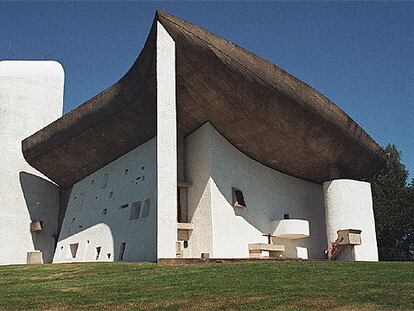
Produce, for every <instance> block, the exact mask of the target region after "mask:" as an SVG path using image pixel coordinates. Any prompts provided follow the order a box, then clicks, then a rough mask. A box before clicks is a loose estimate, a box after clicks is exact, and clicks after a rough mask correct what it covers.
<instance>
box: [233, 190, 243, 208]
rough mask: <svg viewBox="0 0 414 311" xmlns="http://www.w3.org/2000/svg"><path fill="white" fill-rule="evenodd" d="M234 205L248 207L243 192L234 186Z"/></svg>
mask: <svg viewBox="0 0 414 311" xmlns="http://www.w3.org/2000/svg"><path fill="white" fill-rule="evenodd" d="M232 192H233V207H246V202H245V201H244V195H243V192H242V191H241V190H239V189H236V188H233V189H232Z"/></svg>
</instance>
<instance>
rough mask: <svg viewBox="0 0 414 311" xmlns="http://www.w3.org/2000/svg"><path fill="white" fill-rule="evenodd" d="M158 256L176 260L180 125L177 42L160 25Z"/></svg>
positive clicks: (158, 25) (158, 36)
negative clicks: (177, 112)
mask: <svg viewBox="0 0 414 311" xmlns="http://www.w3.org/2000/svg"><path fill="white" fill-rule="evenodd" d="M156 68H157V170H156V171H157V236H158V238H157V257H158V258H175V257H176V241H177V122H176V102H175V101H176V90H175V87H176V85H175V43H174V40H173V39H172V38H171V36H170V35H169V34H168V32H167V31H166V30H165V29H164V27H163V26H162V25H161V24H160V23H159V22H157V64H156Z"/></svg>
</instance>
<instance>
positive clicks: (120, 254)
mask: <svg viewBox="0 0 414 311" xmlns="http://www.w3.org/2000/svg"><path fill="white" fill-rule="evenodd" d="M125 246H126V242H122V243H121V248H120V249H119V257H118V260H119V261H122V260H124V254H125Z"/></svg>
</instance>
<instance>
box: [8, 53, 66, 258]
mask: <svg viewBox="0 0 414 311" xmlns="http://www.w3.org/2000/svg"><path fill="white" fill-rule="evenodd" d="M63 86H64V72H63V68H62V66H61V65H60V64H59V63H58V62H55V61H1V62H0V142H1V148H2V153H1V155H2V157H1V160H0V172H1V177H2V178H1V181H0V228H2V233H1V235H0V248H1V253H0V264H12V263H13V264H14V263H17V264H23V263H26V259H27V252H29V251H34V250H40V251H42V253H43V260H44V262H51V260H52V258H53V251H54V243H55V237H54V235H55V234H57V232H56V230H57V217H58V204H59V203H58V202H59V192H58V188H57V187H56V186H55V185H54V184H52V183H51V182H49V181H48V180H47V179H46V178H45V177H44V176H43V175H42V174H40V173H39V172H38V171H36V170H35V169H33V168H32V167H31V166H29V164H27V162H26V161H25V160H24V158H23V154H22V151H21V141H22V140H23V139H24V138H26V137H27V136H29V135H31V134H33V133H34V132H36V131H37V130H39V129H41V128H43V127H45V126H46V125H48V124H49V123H51V122H53V121H54V120H56V119H57V118H59V117H60V116H61V115H62V110H63ZM31 219H33V220H41V221H43V231H38V232H33V233H31V232H30V223H31Z"/></svg>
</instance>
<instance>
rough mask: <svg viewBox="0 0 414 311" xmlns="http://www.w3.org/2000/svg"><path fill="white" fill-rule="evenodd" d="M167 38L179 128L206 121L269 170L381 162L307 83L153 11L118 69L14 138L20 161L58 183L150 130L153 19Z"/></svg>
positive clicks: (322, 172)
mask: <svg viewBox="0 0 414 311" xmlns="http://www.w3.org/2000/svg"><path fill="white" fill-rule="evenodd" d="M157 20H158V21H159V22H160V23H161V24H162V25H163V26H164V28H165V29H166V30H167V31H168V32H169V34H170V35H171V37H172V38H173V39H174V41H175V43H176V59H177V60H176V64H177V68H176V69H177V75H176V77H177V122H178V127H179V128H180V129H182V130H183V131H184V133H185V134H189V133H191V132H192V131H194V130H195V129H197V128H198V127H199V126H200V125H202V124H203V123H205V122H207V121H210V122H211V123H213V125H214V126H215V127H216V128H217V130H218V131H220V132H221V134H222V135H223V136H225V137H226V138H227V139H228V140H229V141H230V142H231V143H232V144H233V145H234V146H236V147H237V148H238V149H239V150H241V151H242V152H244V153H245V154H247V155H248V156H250V157H252V158H254V159H256V160H257V161H259V162H261V163H263V164H264V165H267V166H269V167H271V168H274V169H277V170H279V171H282V172H285V173H287V174H290V175H293V176H296V177H300V178H303V179H306V180H310V181H314V182H318V183H321V182H323V181H326V180H328V179H329V169H328V168H329V165H330V164H337V165H339V167H340V169H341V172H342V177H344V178H354V179H365V178H368V177H370V176H372V175H373V174H375V173H376V172H377V171H378V170H379V169H381V168H382V167H383V166H384V164H385V160H384V159H385V155H384V152H383V150H382V149H381V147H379V146H378V145H377V144H376V143H375V141H374V140H373V139H372V138H371V137H370V136H369V135H368V134H367V133H366V132H365V131H364V130H363V129H362V128H361V127H360V126H359V125H358V124H356V123H355V122H354V121H353V120H352V119H351V118H350V117H349V116H347V115H346V114H345V113H344V112H343V111H342V110H341V109H340V108H339V107H337V106H336V105H335V104H334V103H332V102H331V101H329V100H328V99H327V98H326V97H324V96H323V95H321V94H320V93H318V92H317V91H315V90H314V89H312V88H311V87H309V86H308V85H307V84H305V83H303V82H302V81H300V80H298V79H297V78H295V77H293V76H292V75H290V74H288V73H287V72H285V71H283V70H282V69H280V68H278V67H276V66H275V65H273V64H271V63H269V62H267V61H266V60H264V59H262V58H260V57H258V56H256V55H254V54H253V53H250V52H248V51H246V50H244V49H242V48H240V47H238V46H236V45H234V44H232V43H230V42H228V41H226V40H224V39H222V38H220V37H218V36H215V35H213V34H211V33H209V32H207V31H205V30H203V29H201V28H199V27H197V26H195V25H192V24H189V23H187V22H184V21H182V20H180V19H178V18H176V17H173V16H171V15H168V14H165V13H157V15H156V18H155V20H154V23H153V26H152V28H151V31H150V34H149V36H148V39H147V42H146V44H145V46H144V49H143V50H142V51H141V54H140V55H139V57H138V59H137V60H136V62H135V63H134V65H133V66H132V68H131V69H130V70H129V71H128V73H127V74H126V75H125V76H124V77H123V78H122V79H121V80H120V81H118V82H117V83H115V84H114V85H113V86H112V87H110V88H108V89H107V90H105V91H104V92H102V93H101V94H99V95H97V96H95V97H94V98H92V99H90V100H88V101H87V102H85V103H84V104H83V105H81V106H79V107H78V108H76V109H75V110H73V111H71V112H70V113H68V114H66V115H65V116H63V117H62V118H60V119H58V120H57V121H55V122H53V123H51V124H50V125H49V126H47V127H45V128H44V129H42V130H40V131H39V132H37V133H35V134H33V135H32V136H30V137H28V138H26V139H25V140H24V141H23V153H24V156H25V158H26V160H27V161H28V162H29V163H30V164H31V165H32V166H33V167H35V168H36V169H38V170H39V171H41V172H42V173H43V174H45V175H46V176H48V177H49V178H50V179H51V180H53V181H54V182H56V183H57V184H58V185H60V186H61V187H63V188H69V187H70V186H71V185H73V184H74V183H75V182H77V181H79V180H80V179H82V178H84V177H86V176H87V175H89V174H91V173H92V172H94V171H96V170H97V169H99V168H101V167H102V166H104V165H106V164H107V163H109V162H111V161H113V160H114V159H116V158H118V157H119V156H121V155H123V154H125V153H126V152H128V151H130V150H132V149H133V148H135V147H137V146H138V145H140V144H142V143H144V142H145V141H147V140H148V139H150V138H152V137H154V136H155V135H156V81H155V52H156V50H155V39H156V27H155V25H156V24H155V22H156V21H157Z"/></svg>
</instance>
